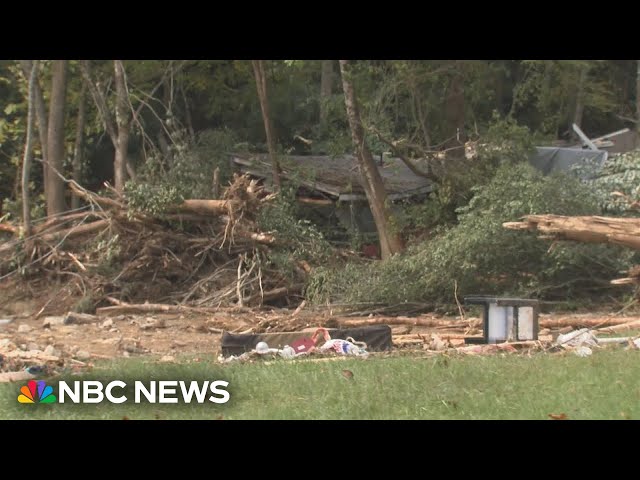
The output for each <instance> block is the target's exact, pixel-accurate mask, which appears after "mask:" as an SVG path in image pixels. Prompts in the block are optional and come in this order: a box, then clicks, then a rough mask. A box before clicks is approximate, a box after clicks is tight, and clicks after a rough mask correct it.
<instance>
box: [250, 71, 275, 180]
mask: <svg viewBox="0 0 640 480" xmlns="http://www.w3.org/2000/svg"><path fill="white" fill-rule="evenodd" d="M251 62H252V64H253V73H254V74H255V77H256V88H257V89H258V98H259V99H260V109H261V110H262V120H263V122H264V130H265V133H266V135H267V147H268V149H269V157H270V158H271V169H272V175H273V185H274V187H275V189H276V190H280V165H279V164H278V157H277V156H276V146H275V142H274V139H273V128H272V125H271V117H270V116H269V97H268V96H267V77H266V75H265V73H264V62H263V61H262V60H252V61H251Z"/></svg>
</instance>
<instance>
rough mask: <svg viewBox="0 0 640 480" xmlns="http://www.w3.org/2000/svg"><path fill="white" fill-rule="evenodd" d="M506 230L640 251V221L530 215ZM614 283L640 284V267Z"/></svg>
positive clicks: (613, 282)
mask: <svg viewBox="0 0 640 480" xmlns="http://www.w3.org/2000/svg"><path fill="white" fill-rule="evenodd" d="M502 226H503V227H504V228H507V229H511V230H528V231H535V232H539V233H541V234H542V235H540V237H539V238H541V239H547V240H554V241H563V240H568V241H574V242H582V243H609V244H612V245H621V246H624V247H628V248H631V249H634V250H640V218H615V217H599V216H581V217H565V216H561V215H527V216H525V217H524V218H523V219H522V221H520V222H505V223H503V224H502ZM611 283H612V284H614V285H627V284H640V266H634V267H632V268H630V269H629V271H628V276H627V277H626V278H619V279H615V280H612V281H611Z"/></svg>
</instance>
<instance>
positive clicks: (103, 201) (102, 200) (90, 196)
mask: <svg viewBox="0 0 640 480" xmlns="http://www.w3.org/2000/svg"><path fill="white" fill-rule="evenodd" d="M69 187H70V188H71V190H72V191H73V192H74V193H75V194H76V195H78V196H79V197H81V198H83V199H85V200H87V201H88V202H94V203H97V204H98V205H100V206H101V207H103V208H115V209H117V210H122V211H126V210H127V207H126V206H125V205H124V204H123V203H121V202H118V201H117V200H113V199H111V198H107V197H101V196H100V195H97V194H95V193H92V192H89V191H87V190H84V189H83V188H80V187H78V186H77V185H76V184H75V182H69Z"/></svg>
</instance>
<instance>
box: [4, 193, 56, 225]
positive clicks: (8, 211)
mask: <svg viewBox="0 0 640 480" xmlns="http://www.w3.org/2000/svg"><path fill="white" fill-rule="evenodd" d="M30 200H31V221H34V220H38V219H40V218H44V217H45V216H46V215H47V205H46V203H45V198H44V195H37V196H35V197H32V198H31V199H30ZM2 212H3V213H4V214H5V215H7V217H6V219H7V220H9V221H12V222H20V221H22V197H20V198H18V199H16V200H12V199H10V198H5V199H4V201H3V202H2Z"/></svg>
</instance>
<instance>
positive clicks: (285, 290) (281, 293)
mask: <svg viewBox="0 0 640 480" xmlns="http://www.w3.org/2000/svg"><path fill="white" fill-rule="evenodd" d="M302 287H303V286H302V285H292V286H291V287H280V288H274V289H273V290H269V291H268V292H264V294H262V295H261V294H260V293H256V294H254V295H252V296H251V297H249V300H247V301H248V302H249V303H258V302H261V303H262V302H268V301H270V300H276V299H278V298H284V297H286V296H288V295H292V294H294V293H300V292H301V291H302Z"/></svg>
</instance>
